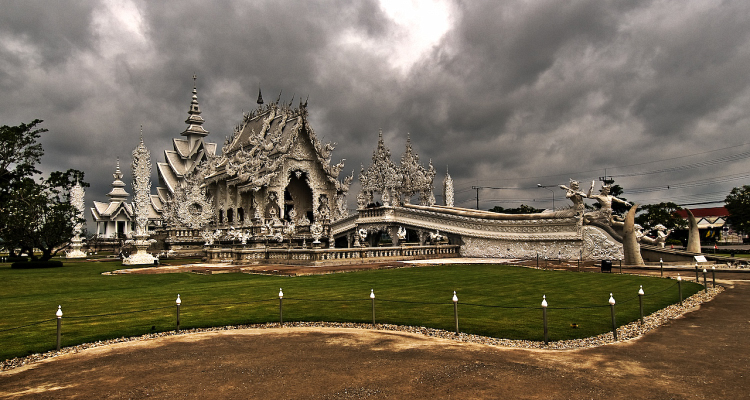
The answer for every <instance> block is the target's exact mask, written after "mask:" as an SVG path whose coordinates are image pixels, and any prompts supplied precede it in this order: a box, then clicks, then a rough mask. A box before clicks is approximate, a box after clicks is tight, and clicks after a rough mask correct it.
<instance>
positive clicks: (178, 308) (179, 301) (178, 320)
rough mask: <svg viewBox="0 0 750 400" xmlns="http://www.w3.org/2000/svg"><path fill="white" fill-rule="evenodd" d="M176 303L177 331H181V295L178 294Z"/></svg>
mask: <svg viewBox="0 0 750 400" xmlns="http://www.w3.org/2000/svg"><path fill="white" fill-rule="evenodd" d="M174 303H175V304H176V305H177V330H178V331H179V330H180V304H182V299H180V295H179V294H177V300H175V301H174Z"/></svg>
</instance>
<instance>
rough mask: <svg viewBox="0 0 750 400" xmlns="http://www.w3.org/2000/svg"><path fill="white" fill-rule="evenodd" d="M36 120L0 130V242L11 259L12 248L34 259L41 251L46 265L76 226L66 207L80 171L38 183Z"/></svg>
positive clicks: (54, 174) (72, 212)
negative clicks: (35, 251) (36, 177)
mask: <svg viewBox="0 0 750 400" xmlns="http://www.w3.org/2000/svg"><path fill="white" fill-rule="evenodd" d="M41 122H42V121H41V120H34V121H32V122H31V123H30V124H21V125H19V126H14V127H9V126H2V127H0V156H2V158H0V239H2V241H3V244H4V246H5V247H6V248H7V249H8V250H9V252H10V253H11V255H14V252H15V250H16V249H20V250H21V251H22V252H27V253H28V254H29V255H30V256H31V258H32V259H36V256H35V255H34V253H33V251H34V250H35V249H39V250H41V251H42V256H41V260H42V261H46V260H49V259H50V258H52V256H54V255H55V254H57V252H59V251H60V250H61V249H62V248H63V247H64V246H65V245H66V244H67V243H68V242H69V241H70V239H71V238H72V237H73V227H74V226H75V224H76V223H78V222H82V221H80V220H79V219H78V217H77V213H78V212H77V210H76V209H75V207H73V206H72V205H71V204H70V198H69V193H70V189H71V188H72V187H73V185H75V183H76V182H77V181H80V182H81V184H82V185H83V186H89V185H88V184H87V183H85V182H83V172H81V171H78V170H73V169H70V170H68V171H66V172H59V171H55V172H52V173H51V174H50V176H49V178H47V179H44V178H39V182H37V181H35V180H34V178H35V175H37V174H39V171H38V170H37V168H36V166H37V164H38V163H39V162H40V160H41V156H42V154H43V149H42V146H41V144H39V143H38V142H37V140H38V139H39V135H40V134H41V133H43V132H46V131H47V130H46V129H36V128H35V127H36V125H38V124H40V123H41Z"/></svg>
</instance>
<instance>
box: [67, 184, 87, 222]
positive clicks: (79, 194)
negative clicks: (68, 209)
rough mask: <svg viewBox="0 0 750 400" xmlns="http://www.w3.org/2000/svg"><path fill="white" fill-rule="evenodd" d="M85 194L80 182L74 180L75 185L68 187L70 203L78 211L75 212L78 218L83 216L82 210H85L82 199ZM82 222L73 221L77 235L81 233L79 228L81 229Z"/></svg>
mask: <svg viewBox="0 0 750 400" xmlns="http://www.w3.org/2000/svg"><path fill="white" fill-rule="evenodd" d="M84 195H85V192H84V190H83V186H81V183H80V182H76V184H75V186H73V188H72V189H70V204H71V205H72V206H73V207H75V209H76V211H78V213H77V214H76V217H78V218H79V219H83V218H84V212H85V205H84V201H83V197H84ZM82 225H83V224H81V223H80V222H78V221H76V223H75V228H74V229H75V234H76V235H78V234H80V233H81V230H82V229H83V226H82Z"/></svg>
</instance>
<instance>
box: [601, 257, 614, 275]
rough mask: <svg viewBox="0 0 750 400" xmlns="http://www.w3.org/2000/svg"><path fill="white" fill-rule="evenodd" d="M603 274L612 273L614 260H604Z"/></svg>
mask: <svg viewBox="0 0 750 400" xmlns="http://www.w3.org/2000/svg"><path fill="white" fill-rule="evenodd" d="M602 272H610V273H611V272H612V260H602Z"/></svg>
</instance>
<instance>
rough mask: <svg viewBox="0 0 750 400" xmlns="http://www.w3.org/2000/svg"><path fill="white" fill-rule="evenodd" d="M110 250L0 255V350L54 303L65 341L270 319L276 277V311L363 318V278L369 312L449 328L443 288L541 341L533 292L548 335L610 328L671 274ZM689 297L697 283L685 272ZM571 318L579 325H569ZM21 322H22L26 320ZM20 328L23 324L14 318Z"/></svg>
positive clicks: (37, 347)
mask: <svg viewBox="0 0 750 400" xmlns="http://www.w3.org/2000/svg"><path fill="white" fill-rule="evenodd" d="M118 268H121V266H120V263H119V262H117V261H107V262H89V263H75V262H68V261H67V260H66V261H65V267H63V268H53V269H44V270H12V269H10V267H9V265H8V264H4V265H0V282H2V287H3V289H2V291H1V292H0V304H2V308H1V309H0V313H2V314H1V315H2V316H1V317H0V359H7V358H11V357H16V356H24V355H28V354H31V353H37V352H43V351H47V350H51V349H54V346H55V340H56V322H55V317H54V316H55V311H56V310H57V305H58V304H60V305H62V311H63V313H64V316H63V319H62V323H63V330H62V331H63V339H62V345H63V346H70V345H75V344H80V343H85V342H92V341H96V340H103V339H109V338H116V337H121V336H133V335H140V334H144V333H148V332H158V331H167V330H171V329H174V327H175V308H176V307H175V299H176V298H177V294H178V293H179V294H180V296H181V299H182V306H181V315H180V319H181V326H182V328H193V327H208V326H224V325H238V324H248V323H263V322H277V321H278V318H279V314H278V313H279V299H278V292H279V288H283V290H284V321H285V322H289V321H331V322H333V321H336V322H363V323H367V322H371V318H372V311H371V302H370V299H369V294H370V289H374V290H375V295H376V319H377V322H378V323H391V324H399V325H416V326H426V327H434V328H441V329H446V330H453V329H454V320H453V302H452V301H451V298H452V296H453V291H454V290H455V291H456V292H457V294H458V298H459V303H458V313H459V318H460V329H461V331H462V332H468V333H476V334H481V335H487V336H493V337H499V338H509V339H529V340H542V335H543V332H542V311H541V306H540V304H541V301H542V295H543V294H544V295H546V296H547V301H548V303H549V307H548V318H549V335H550V340H553V341H554V340H563V339H573V338H581V337H588V336H593V335H597V334H600V333H603V332H606V331H608V330H610V329H611V322H610V310H609V305H608V303H607V300H608V299H609V293H610V292H611V293H613V294H614V297H615V299H616V300H617V322H618V324H620V325H622V324H627V323H629V322H631V321H633V320H635V319H637V318H638V298H637V297H638V296H637V293H638V288H639V285H643V288H644V290H645V292H646V296H645V297H644V304H645V308H646V313H647V314H648V313H652V312H654V311H656V310H658V309H660V308H663V307H665V306H667V305H669V304H672V303H676V302H677V301H678V300H679V298H678V291H677V286H676V281H674V280H669V279H660V278H649V277H638V276H630V275H618V274H598V273H574V272H559V271H558V272H555V271H543V270H534V269H528V268H520V267H509V266H500V265H453V266H439V267H421V268H409V269H397V270H378V271H363V272H356V273H347V274H330V275H319V276H307V277H293V278H292V277H278V276H259V275H248V274H217V275H198V274H190V273H182V274H160V275H116V276H104V275H101V273H102V272H105V271H110V270H114V269H118ZM682 286H683V295H684V297H688V296H690V295H692V294H693V293H695V292H697V291H698V290H700V289H701V288H702V287H701V286H699V285H697V284H695V283H690V282H685V281H683V285H682ZM571 324H577V328H573V327H571ZM27 325H29V326H27ZM19 327H22V328H19Z"/></svg>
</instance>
